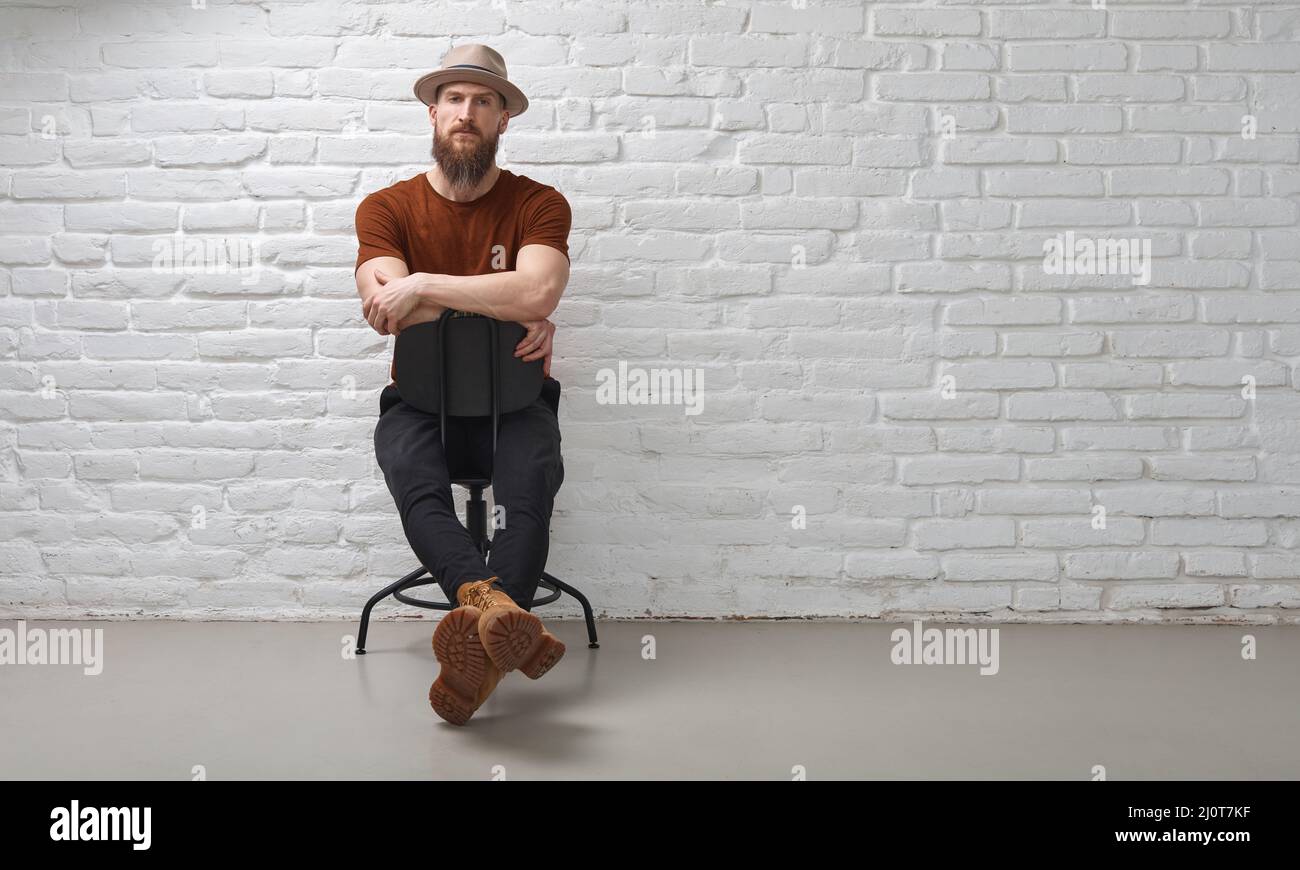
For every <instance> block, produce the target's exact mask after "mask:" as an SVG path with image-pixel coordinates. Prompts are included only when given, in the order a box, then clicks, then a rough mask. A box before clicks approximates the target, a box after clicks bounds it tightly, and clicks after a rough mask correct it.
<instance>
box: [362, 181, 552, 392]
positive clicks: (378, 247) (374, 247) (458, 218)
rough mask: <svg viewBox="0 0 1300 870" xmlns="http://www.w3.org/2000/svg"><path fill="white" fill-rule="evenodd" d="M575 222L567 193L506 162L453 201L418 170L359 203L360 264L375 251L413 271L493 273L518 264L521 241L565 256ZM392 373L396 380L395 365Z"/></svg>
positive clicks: (375, 255)
mask: <svg viewBox="0 0 1300 870" xmlns="http://www.w3.org/2000/svg"><path fill="white" fill-rule="evenodd" d="M572 223H573V214H572V211H571V210H570V208H569V202H568V200H566V199H565V198H564V195H563V194H561V193H560V192H559V191H558V190H556V189H555V188H554V187H551V186H549V185H546V184H542V183H541V182H539V181H534V180H533V179H531V178H529V177H528V176H526V175H516V174H515V173H513V172H511V171H510V170H508V169H502V170H501V172H500V175H498V176H497V180H496V183H495V184H494V185H492V189H491V190H489V191H488V192H487V193H485V194H483V195H482V196H480V197H479V198H478V199H475V200H471V201H470V202H454V201H452V200H450V199H447V198H446V197H444V196H443V195H442V194H440V193H438V191H436V190H434V189H433V185H432V184H430V183H429V179H428V178H427V177H426V176H425V174H424V173H423V172H421V173H420V174H418V175H414V176H412V177H411V178H408V179H405V180H404V181H399V182H397V183H396V184H393V185H390V186H388V187H385V188H383V189H382V190H376V191H375V192H374V193H372V194H370V195H369V196H367V197H366V198H365V199H363V200H362V201H361V204H360V205H359V206H357V214H356V229H357V265H356V269H360V268H361V264H362V263H364V262H366V261H367V260H370V259H373V258H375V257H397V258H398V259H400V260H402V261H403V262H405V263H406V268H407V269H408V270H410V271H411V272H432V273H435V274H439V275H489V274H492V273H493V272H500V271H510V270H513V269H514V268H515V258H516V256H518V254H519V249H520V248H522V247H523V246H524V245H550V246H551V247H553V248H556V249H558V250H559V251H560V253H562V254H564V256H565V258H566V259H568V256H569V229H570V227H571V226H572ZM356 269H354V270H353V271H355V270H356ZM389 377H390V378H391V379H393V380H394V381H395V380H396V377H397V369H396V365H393V366H390V368H389Z"/></svg>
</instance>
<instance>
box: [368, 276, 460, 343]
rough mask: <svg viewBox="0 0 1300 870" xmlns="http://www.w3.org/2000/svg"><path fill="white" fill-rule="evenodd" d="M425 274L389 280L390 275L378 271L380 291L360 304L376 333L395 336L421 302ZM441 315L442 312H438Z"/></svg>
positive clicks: (377, 279)
mask: <svg viewBox="0 0 1300 870" xmlns="http://www.w3.org/2000/svg"><path fill="white" fill-rule="evenodd" d="M424 277H425V275H424V273H422V272H416V273H414V274H412V275H406V276H403V277H401V278H393V277H390V276H389V275H388V274H387V273H385V272H382V271H380V270H379V269H375V280H376V281H378V282H379V289H378V290H376V291H375V292H374V293H372V294H371V295H370V297H369V298H368V299H366V300H365V302H363V303H362V305H361V313H362V314H363V315H364V316H365V318H366V322H368V323H369V324H370V325H371V326H372V327H374V329H375V331H376V332H378V333H379V334H380V335H388V334H389V333H392V334H394V335H396V334H397V333H398V332H399V331H400V330H399V327H400V324H401V322H402V320H403V319H404V318H406V317H407V316H408V315H410V313H411V312H412V311H414V310H415V308H416V306H417V305H419V304H420V303H421V301H426V302H427V300H422V299H421V297H420V294H419V290H420V284H421V282H422V281H423V280H424ZM439 313H441V312H439Z"/></svg>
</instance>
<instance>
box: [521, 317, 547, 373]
mask: <svg viewBox="0 0 1300 870" xmlns="http://www.w3.org/2000/svg"><path fill="white" fill-rule="evenodd" d="M519 322H520V323H521V324H522V325H523V327H524V329H526V330H528V332H527V333H526V334H525V335H524V337H523V340H522V341H520V342H519V344H517V345H515V356H522V357H523V358H524V362H532V361H533V360H535V359H542V360H545V361H544V362H543V363H542V375H543V376H545V377H550V374H551V351H552V341H553V337H554V335H555V324H554V323H551V321H549V320H528V321H519Z"/></svg>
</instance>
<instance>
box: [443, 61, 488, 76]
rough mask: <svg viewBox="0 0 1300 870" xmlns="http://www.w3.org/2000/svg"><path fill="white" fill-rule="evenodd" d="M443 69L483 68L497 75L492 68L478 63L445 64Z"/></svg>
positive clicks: (484, 70) (486, 71)
mask: <svg viewBox="0 0 1300 870" xmlns="http://www.w3.org/2000/svg"><path fill="white" fill-rule="evenodd" d="M443 69H481V70H483V72H485V73H492V75H496V73H494V72H492V70H490V69H488V68H487V67H485V66H479V65H478V64H476V63H458V64H454V65H452V66H445V67H443ZM498 78H499V76H498Z"/></svg>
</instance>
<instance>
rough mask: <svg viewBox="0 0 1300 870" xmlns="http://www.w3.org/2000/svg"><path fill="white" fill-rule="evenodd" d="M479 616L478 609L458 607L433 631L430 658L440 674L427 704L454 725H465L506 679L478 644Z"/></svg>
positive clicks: (440, 621)
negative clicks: (440, 668) (434, 659)
mask: <svg viewBox="0 0 1300 870" xmlns="http://www.w3.org/2000/svg"><path fill="white" fill-rule="evenodd" d="M482 616H483V613H482V611H480V610H479V609H478V608H477V607H457V608H456V609H455V610H452V611H450V612H449V613H448V614H447V615H446V616H444V617H443V618H442V619H440V620H439V621H438V627H437V628H435V629H434V630H433V654H434V657H436V658H437V659H438V662H439V664H441V665H442V671H441V673H439V674H438V679H436V680H434V681H433V685H432V686H430V687H429V704H430V706H432V707H433V710H434V712H435V713H437V714H438V715H439V716H441V717H442V718H444V719H446V720H447V721H448V722H450V723H451V724H453V725H464V724H465V723H466V722H468V721H469V718H470V717H471V716H473V715H474V713H475V712H476V711H477V710H478V708H479V707H481V706H483V702H484V701H486V700H487V699H488V695H491V694H492V690H493V689H495V688H496V687H497V683H499V682H501V678H502V677H503V676H505V672H504V671H502V670H501V669H500V668H498V667H497V666H496V665H495V664H494V663H493V662H492V659H491V658H490V657H489V656H488V654H487V651H486V650H485V649H483V644H482V643H481V642H480V641H479V634H478V626H479V620H480V619H481V618H482Z"/></svg>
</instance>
